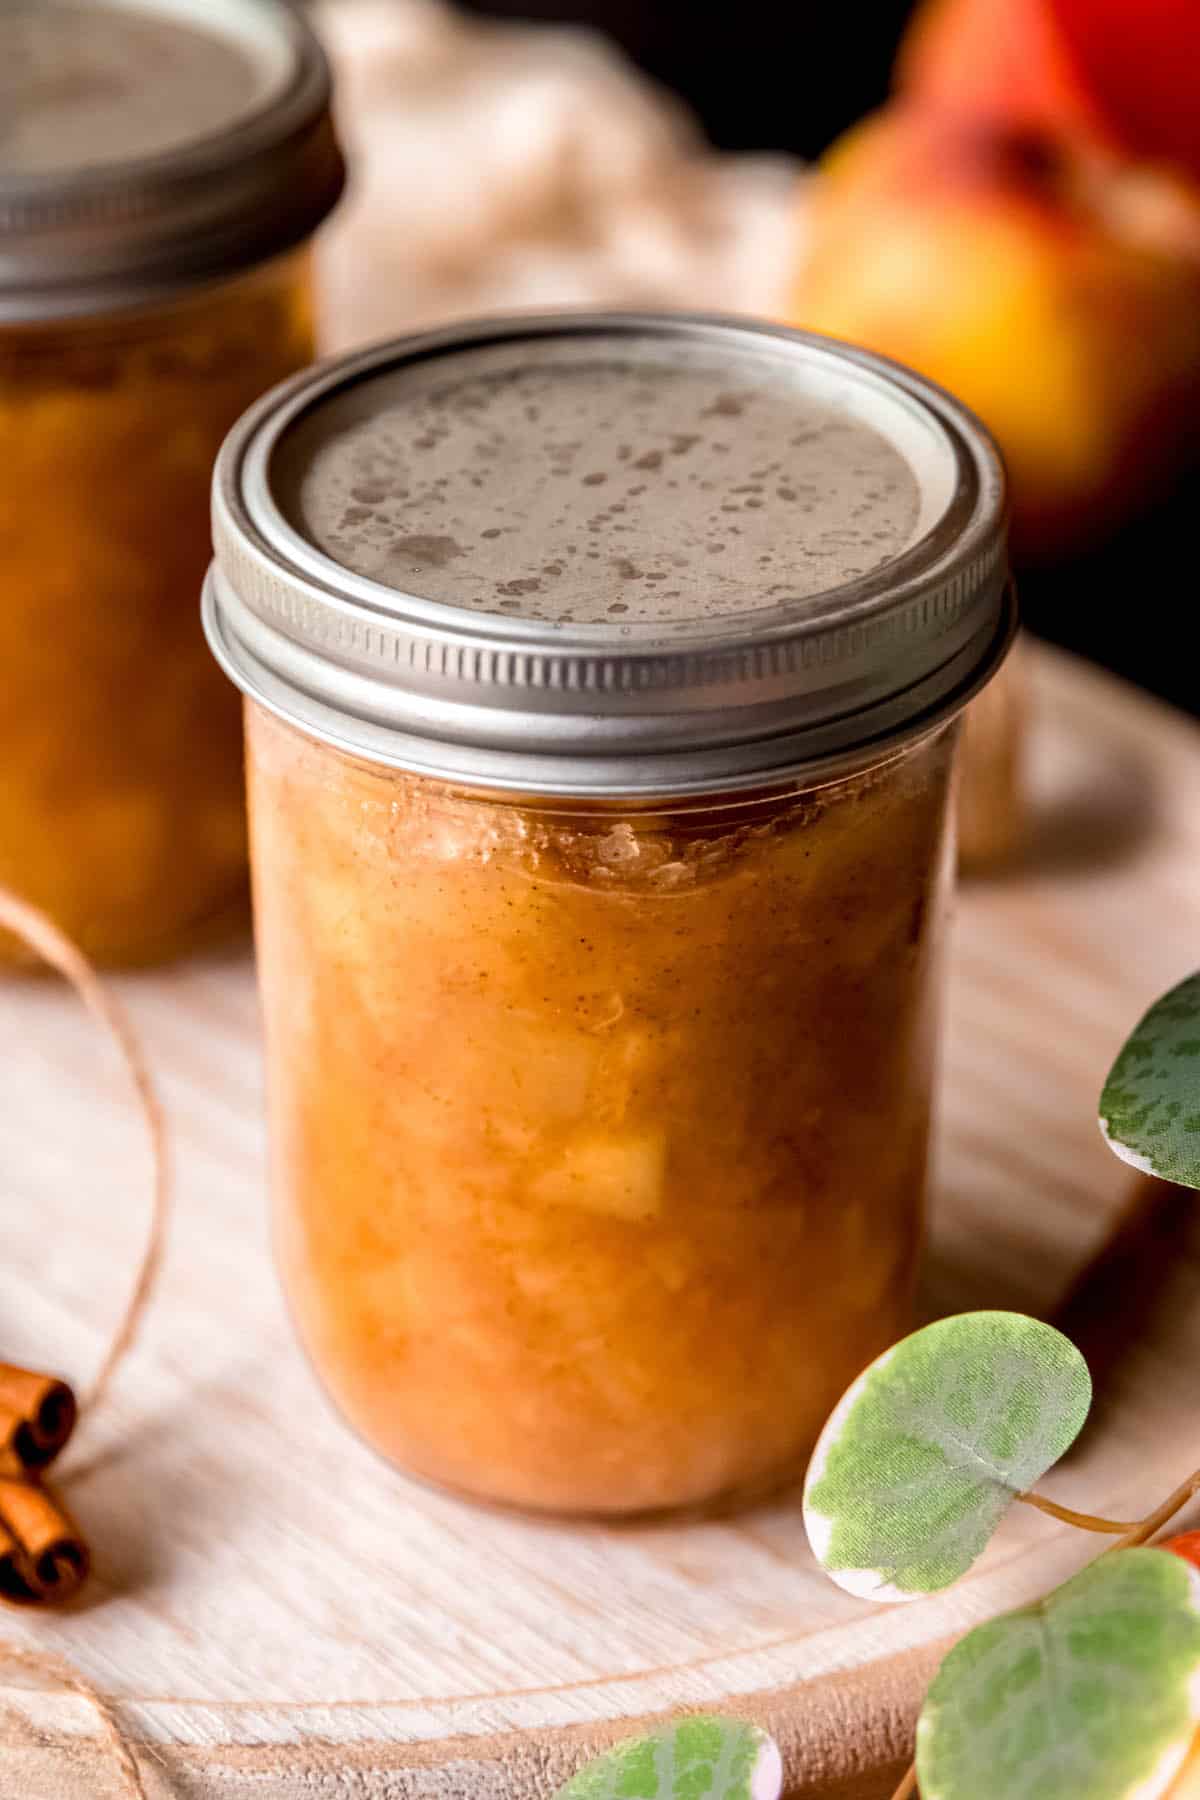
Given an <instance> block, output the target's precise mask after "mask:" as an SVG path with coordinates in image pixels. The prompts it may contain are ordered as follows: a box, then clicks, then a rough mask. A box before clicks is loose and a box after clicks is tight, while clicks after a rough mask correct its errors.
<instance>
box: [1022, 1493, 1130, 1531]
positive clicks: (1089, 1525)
mask: <svg viewBox="0 0 1200 1800" xmlns="http://www.w3.org/2000/svg"><path fill="white" fill-rule="evenodd" d="M1017 1499H1018V1500H1023V1501H1024V1502H1025V1504H1026V1506H1036V1507H1037V1510H1038V1511H1039V1512H1043V1513H1048V1514H1049V1516H1050V1517H1051V1518H1052V1519H1058V1520H1059V1521H1060V1522H1061V1523H1062V1524H1064V1525H1075V1526H1077V1527H1078V1529H1079V1530H1080V1531H1106V1532H1108V1533H1109V1534H1110V1535H1111V1536H1112V1537H1120V1536H1121V1534H1122V1533H1123V1532H1128V1531H1134V1530H1136V1529H1137V1526H1138V1524H1139V1521H1138V1520H1137V1519H1101V1518H1098V1517H1097V1516H1096V1514H1095V1513H1084V1512H1076V1511H1075V1509H1074V1507H1071V1506H1060V1505H1059V1504H1058V1501H1057V1500H1048V1499H1047V1498H1046V1496H1045V1494H1035V1493H1028V1494H1018V1495H1017Z"/></svg>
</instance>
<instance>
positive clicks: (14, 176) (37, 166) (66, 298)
mask: <svg viewBox="0 0 1200 1800" xmlns="http://www.w3.org/2000/svg"><path fill="white" fill-rule="evenodd" d="M329 98H330V83H329V70H328V66H327V64H326V61H325V57H324V55H323V53H322V51H321V48H320V45H319V44H318V42H317V40H316V38H315V37H314V36H313V34H312V32H311V30H310V29H309V28H308V26H307V25H306V24H305V23H304V21H303V20H302V19H301V17H300V15H299V14H298V13H297V12H296V11H294V10H293V8H292V7H291V6H290V5H289V4H287V0H0V323H4V322H20V321H24V320H36V319H45V318H53V317H57V316H62V315H72V314H81V313H82V314H86V313H96V312H106V311H110V310H116V309H118V308H121V307H125V306H131V305H136V304H139V303H141V302H143V301H149V300H153V299H155V298H157V297H159V296H160V295H163V294H165V293H169V292H172V291H174V290H176V289H178V288H181V287H186V286H189V285H191V284H193V283H196V282H200V281H204V280H206V279H210V278H213V277H217V276H222V275H228V274H233V273H235V272H236V271H238V270H240V269H243V268H247V267H250V266H251V265H253V264H255V263H258V262H262V261H264V260H266V259H267V258H268V257H271V256H274V255H277V254H279V253H281V252H282V251H285V250H287V249H290V248H291V247H292V246H294V245H296V244H298V243H300V242H301V241H302V240H303V239H304V238H306V237H307V236H308V235H309V234H310V233H311V232H312V231H313V230H315V228H316V227H317V225H318V224H320V222H321V220H322V219H323V218H324V217H325V215H326V214H327V213H328V212H329V211H330V209H331V208H332V206H333V205H334V203H335V202H336V200H337V198H338V195H339V194H340V192H341V189H342V184H343V181H344V170H343V166H342V159H341V156H340V153H339V151H338V146H337V141H336V139H335V137H334V132H333V126H332V123H331V119H330V112H329Z"/></svg>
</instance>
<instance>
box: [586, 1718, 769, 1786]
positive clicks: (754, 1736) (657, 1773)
mask: <svg viewBox="0 0 1200 1800" xmlns="http://www.w3.org/2000/svg"><path fill="white" fill-rule="evenodd" d="M782 1787H783V1766H782V1763H781V1762H780V1757H779V1747H778V1745H777V1744H776V1743H775V1740H774V1739H773V1738H770V1737H768V1736H767V1734H766V1732H765V1731H760V1730H759V1729H758V1727H757V1725H747V1724H745V1723H744V1722H743V1721H742V1720H740V1719H718V1718H714V1717H713V1716H711V1715H708V1714H700V1715H697V1716H696V1717H694V1718H690V1719H680V1720H678V1721H677V1722H676V1723H675V1724H674V1725H666V1726H664V1727H663V1729H662V1730H661V1731H656V1732H654V1733H653V1735H652V1736H650V1737H644V1738H633V1739H631V1740H630V1742H629V1743H627V1744H618V1745H617V1747H616V1749H615V1750H610V1751H609V1752H608V1754H607V1755H606V1756H600V1757H597V1759H596V1761H595V1762H590V1763H587V1764H586V1765H585V1766H584V1767H583V1768H582V1769H580V1771H579V1773H578V1774H577V1775H576V1776H574V1777H573V1779H572V1780H570V1781H568V1783H567V1785H566V1787H564V1788H560V1789H559V1792H558V1794H557V1795H556V1796H555V1800H779V1793H780V1790H781V1789H782Z"/></svg>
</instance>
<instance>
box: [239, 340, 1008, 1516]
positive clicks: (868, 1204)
mask: <svg viewBox="0 0 1200 1800" xmlns="http://www.w3.org/2000/svg"><path fill="white" fill-rule="evenodd" d="M215 519H216V527H217V529H216V537H217V560H216V564H215V565H214V569H213V571H212V573H211V575H210V578H209V582H208V586H207V589H206V601H205V606H206V619H207V625H208V630H209V634H210V640H211V642H212V644H213V647H214V649H215V651H216V653H217V655H218V657H219V658H220V660H221V661H222V662H223V664H224V666H225V667H226V669H227V670H228V671H229V673H230V674H231V675H232V676H233V677H234V679H235V680H236V681H237V682H238V683H239V684H240V685H241V686H242V687H243V688H244V689H245V691H246V692H247V694H248V695H249V696H250V702H249V706H248V719H249V733H248V745H249V758H248V762H249V784H250V798H251V821H252V840H253V863H254V878H255V895H256V915H257V931H258V942H259V951H260V972H261V983H262V994H263V1004H264V1011H265V1018H266V1030H267V1056H268V1069H269V1090H270V1106H271V1130H272V1144H273V1184H274V1203H275V1217H276V1243H277V1250H278V1256H279V1260H280V1264H281V1269H282V1274H283V1279H284V1283H285V1286H286V1289H287V1293H288V1296H289V1300H290V1303H291V1307H292V1311H293V1314H294V1317H295V1320H296V1323H297V1325H298V1327H299V1331H300V1334H301V1337H302V1339H303V1341H304V1343H305V1345H306V1346H307V1349H308V1351H309V1354H310V1356H311V1357H312V1360H313V1362H314V1364H315V1366H316V1369H317V1371H318V1373H319V1375H320V1376H321V1378H322V1380H323V1381H324V1382H325V1384H326V1385H327V1387H328V1389H329V1391H330V1392H331V1393H332V1395H333V1396H334V1398H335V1399H336V1401H337V1402H338V1404H339V1405H340V1406H341V1407H342V1409H343V1410H344V1412H345V1414H346V1416H347V1417H348V1418H349V1420H350V1421H351V1422H352V1423H353V1424H354V1426H355V1427H356V1428H357V1429H358V1430H359V1431H360V1433H361V1434H362V1435H363V1436H364V1437H365V1438H366V1439H367V1440H368V1442H370V1443H371V1444H373V1445H375V1446H376V1447H377V1448H378V1449H379V1450H381V1451H382V1452H383V1453H384V1454H385V1455H386V1456H388V1457H389V1458H391V1459H392V1460H393V1461H395V1462H396V1463H397V1464H399V1465H400V1466H401V1467H403V1468H405V1469H407V1470H410V1471H412V1472H414V1473H415V1474H417V1475H419V1476H421V1477H424V1478H425V1479H427V1480H430V1481H433V1482H435V1483H438V1484H440V1485H443V1486H445V1487H448V1488H452V1489H454V1490H457V1491H459V1492H462V1493H466V1494H470V1495H474V1496H477V1497H480V1498H483V1499H486V1500H490V1501H499V1502H503V1503H507V1504H510V1505H515V1506H520V1507H524V1508H531V1509H537V1510H542V1511H553V1512H570V1513H581V1514H591V1515H612V1514H630V1513H652V1512H659V1511H665V1510H670V1509H677V1508H703V1507H709V1506H712V1505H715V1504H718V1503H720V1504H725V1503H728V1502H731V1501H734V1500H740V1499H743V1498H748V1497H750V1496H752V1495H756V1494H759V1493H761V1492H764V1491H766V1490H767V1489H770V1488H772V1487H775V1486H777V1485H779V1484H780V1483H782V1482H784V1481H786V1480H788V1479H789V1478H790V1477H792V1476H794V1475H796V1474H798V1473H799V1472H800V1470H801V1469H802V1467H803V1462H804V1459H805V1456H806V1454H807V1452H808V1450H809V1449H810V1447H811V1445H812V1442H813V1440H814V1438H815V1436H816V1434H817V1431H818V1430H819V1428H820V1426H821V1424H822V1423H823V1421H824V1418H825V1416H826V1414H827V1413H828V1411H829V1409H830V1407H831V1406H832V1404H833V1403H834V1401H835V1400H836V1398H837V1396H838V1394H839V1393H840V1391H841V1390H842V1389H843V1388H844V1387H845V1385H846V1384H847V1383H848V1382H849V1381H850V1379H852V1377H853V1376H854V1375H855V1374H856V1373H857V1372H858V1371H859V1370H860V1369H861V1367H862V1366H863V1365H864V1364H865V1363H866V1362H868V1361H869V1360H870V1359H871V1358H872V1357H873V1356H875V1355H876V1354H877V1353H878V1352H879V1351H880V1350H882V1349H883V1348H884V1347H885V1346H886V1345H887V1344H888V1343H889V1342H890V1341H892V1340H894V1338H895V1337H896V1336H898V1335H899V1334H900V1333H901V1332H902V1331H903V1330H904V1328H905V1324H906V1320H907V1313H908V1308H909V1304H910V1299H911V1290H912V1279H913V1271H914V1262H915V1257H916V1252H917V1247H918V1242H919V1236H920V1226H921V1214H922V1200H923V1188H924V1173H925V1163H926V1154H927V1146H928V1137H929V1118H930V1102H931V1089H932V1077H933V1069H934V1051H935V1044H936V1025H937V1011H938V979H937V971H938V964H939V949H940V944H941V938H942V927H943V921H944V912H945V907H944V901H945V895H946V887H947V873H948V869H949V866H950V856H951V849H952V846H951V837H952V833H951V832H950V831H949V830H948V823H947V822H948V816H949V799H950V791H951V776H952V769H953V762H954V749H955V741H956V736H957V723H956V721H957V716H958V714H959V712H960V710H961V708H962V707H963V705H964V704H965V703H966V701H967V700H968V699H969V698H970V697H971V696H972V695H973V694H974V693H975V692H977V691H978V690H979V688H980V687H981V685H982V684H983V682H984V681H985V680H986V679H987V677H988V676H989V675H990V674H991V672H992V671H993V669H994V668H995V667H996V665H997V663H998V662H999V660H1000V658H1001V656H1002V654H1003V651H1004V649H1005V647H1006V645H1007V642H1008V638H1009V635H1010V632H1011V626H1012V618H1011V613H1012V605H1011V597H1010V590H1009V587H1008V584H1007V578H1006V565H1005V553H1004V528H1003V501H1002V479H1001V474H1000V469H999V465H998V462H997V460H996V458H995V455H994V452H993V450H992V448H991V446H990V444H989V443H988V441H987V440H986V439H985V438H984V436H983V435H982V433H981V431H980V429H979V427H978V426H977V425H976V424H975V423H974V421H973V420H971V419H969V417H968V416H967V415H965V414H963V413H961V412H960V411H959V409H958V408H957V407H955V406H954V404H953V403H952V402H950V401H948V400H947V399H946V397H945V396H944V395H941V394H940V393H937V392H936V391H934V390H932V389H929V388H926V387H925V386H924V384H922V383H921V382H920V381H918V380H917V379H916V378H911V379H910V378H908V377H906V376H904V375H903V374H901V373H900V372H899V371H897V370H895V369H893V368H891V367H889V366H887V365H884V364H881V363H878V362H876V361H875V360H874V359H872V358H870V357H867V356H861V355H858V354H856V353H853V352H848V351H846V350H845V349H844V347H840V346H838V347H835V346H833V345H831V344H828V343H826V342H823V341H822V340H817V339H810V338H804V337H802V336H800V335H799V334H795V333H788V332H782V331H772V330H769V329H767V328H760V327H755V326H751V325H748V324H744V323H739V324H735V323H733V322H720V321H711V320H689V319H685V318H682V317H673V318H669V319H668V318H655V317H634V316H622V315H612V316H602V317H594V318H592V317H584V316H580V317H575V318H567V319H546V320H523V321H518V322H513V323H503V322H502V323H497V324H492V325H489V326H487V327H481V328H478V329H477V330H472V329H471V328H463V329H461V330H457V331H453V332H446V333H441V334H434V335H431V336H428V337H425V338H421V339H416V340H409V341H407V342H405V343H401V344H399V345H393V346H385V347H384V348H382V349H379V350H375V351H372V352H368V353H366V354H365V355H362V356H358V357H354V358H348V359H345V360H344V361H343V362H341V363H338V364H335V365H332V366H331V367H329V368H328V369H327V370H326V371H324V372H320V373H317V374H315V375H313V376H310V377H307V378H302V379H301V380H299V381H297V382H293V383H291V384H289V385H288V386H285V387H284V388H283V389H282V390H280V391H279V392H278V393H277V394H276V395H274V396H271V397H269V399H268V400H267V401H264V402H263V403H261V404H260V405H259V406H258V407H257V408H256V409H254V410H253V411H252V413H251V414H250V415H249V417H248V418H247V420H245V421H244V422H243V424H242V425H241V426H240V427H239V428H238V429H237V431H235V433H234V434H233V436H232V437H231V439H230V441H229V443H228V444H227V446H226V448H225V450H224V451H223V453H222V457H221V461H220V464H219V466H218V472H217V481H216V503H215Z"/></svg>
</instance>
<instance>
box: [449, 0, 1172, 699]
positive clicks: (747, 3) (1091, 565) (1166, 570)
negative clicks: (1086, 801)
mask: <svg viewBox="0 0 1200 1800" xmlns="http://www.w3.org/2000/svg"><path fill="white" fill-rule="evenodd" d="M1135 3H1136V0H1131V4H1135ZM467 4H468V5H469V6H470V8H471V10H473V11H476V12H481V13H488V14H491V15H492V16H494V17H504V18H524V19H538V20H555V21H569V22H573V23H577V24H591V25H594V26H596V27H598V28H599V29H600V30H602V31H605V32H607V33H608V34H609V35H610V36H611V37H614V38H615V39H616V40H617V41H618V42H619V43H620V44H621V45H623V47H624V48H625V50H626V51H627V52H628V54H629V55H630V56H632V57H633V59H634V60H635V61H636V62H637V63H639V64H640V66H641V67H642V68H643V69H645V70H646V71H647V73H649V74H650V75H652V76H654V77H655V78H656V79H657V80H659V81H661V82H663V83H665V84H666V85H667V86H668V87H671V88H673V89H674V90H675V91H676V92H677V93H679V94H681V95H682V96H683V98H684V99H685V100H687V101H688V103H689V104H690V105H691V107H692V109H693V110H694V111H695V112H696V113H697V114H698V116H699V118H700V119H701V121H702V123H703V125H704V127H705V129H706V131H707V132H708V135H709V137H710V138H711V139H712V141H713V142H714V143H715V144H717V145H718V146H720V148H722V149H725V150H782V151H787V152H790V153H791V154H793V155H797V156H801V157H806V158H811V157H815V156H819V155H820V153H821V152H822V151H823V150H824V149H825V148H826V147H827V145H828V144H830V143H831V142H832V141H833V139H834V138H835V137H837V136H838V135H839V133H840V132H842V131H843V130H845V128H846V127H847V126H848V125H851V124H852V123H853V122H854V121H855V120H856V119H858V118H860V117H861V116H862V115H863V113H865V112H869V111H870V110H871V109H872V108H873V107H876V106H878V105H879V104H880V103H881V102H882V101H883V100H884V98H885V97H886V95H887V92H888V86H889V77H890V70H891V65H892V61H893V58H894V56H895V52H896V46H897V44H898V42H899V40H900V36H901V33H902V31H903V29H904V25H905V22H906V20H907V17H908V14H909V12H910V11H911V6H910V4H909V0H821V4H820V5H817V4H814V0H807V3H806V0H787V3H780V4H776V3H775V0H721V3H720V4H717V3H716V0H467ZM1198 540H1200V477H1193V478H1189V479H1188V480H1187V481H1185V482H1182V483H1181V484H1180V487H1179V489H1178V490H1177V491H1176V492H1175V493H1174V494H1173V495H1170V496H1168V497H1167V498H1166V499H1165V500H1164V501H1163V502H1162V504H1161V505H1159V506H1157V507H1156V508H1155V509H1154V510H1153V512H1151V513H1150V514H1148V515H1147V516H1146V517H1144V518H1142V519H1140V520H1139V521H1138V522H1137V523H1136V524H1134V525H1131V526H1129V527H1127V528H1125V529H1124V530H1123V531H1121V532H1120V533H1119V534H1118V535H1117V536H1116V537H1114V538H1113V539H1112V540H1111V541H1109V542H1107V543H1104V544H1097V545H1096V546H1095V547H1094V548H1093V549H1092V550H1090V551H1089V553H1088V554H1087V555H1086V556H1077V557H1074V558H1072V560H1071V561H1070V562H1068V563H1063V564H1060V565H1056V566H1052V567H1042V568H1026V569H1022V570H1021V571H1020V585H1021V597H1022V605H1023V608H1024V613H1025V619H1026V622H1027V624H1028V625H1029V626H1030V627H1031V628H1032V629H1033V630H1035V631H1036V632H1037V633H1038V634H1039V635H1040V636H1042V637H1046V638H1049V639H1051V640H1052V641H1054V642H1056V643H1061V644H1065V645H1067V646H1068V647H1069V648H1071V649H1074V650H1078V651H1080V652H1082V653H1083V654H1085V655H1087V656H1091V657H1093V658H1094V659H1095V660H1096V661H1098V662H1101V663H1104V664H1105V665H1106V666H1107V667H1109V668H1112V669H1115V670H1117V671H1118V672H1119V673H1120V674H1123V675H1125V676H1127V677H1128V678H1129V679H1130V680H1132V681H1136V682H1138V683H1140V684H1141V685H1142V686H1144V687H1147V688H1149V689H1151V690H1152V691H1153V692H1155V693H1158V694H1161V695H1163V696H1164V697H1165V698H1167V699H1169V700H1173V701H1174V702H1175V703H1176V704H1177V705H1179V706H1183V707H1185V708H1187V709H1188V710H1189V711H1193V712H1200V679H1198V678H1197V676H1196V673H1195V659H1194V658H1193V656H1192V655H1191V653H1190V645H1191V643H1192V640H1193V636H1194V633H1193V632H1192V630H1191V629H1190V626H1191V620H1190V617H1189V616H1188V615H1189V610H1190V606H1191V604H1192V603H1193V600H1194V597H1195V595H1196V592H1197V586H1198V583H1197V578H1196V572H1195V571H1196V569H1197V566H1198V562H1200V542H1198Z"/></svg>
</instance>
